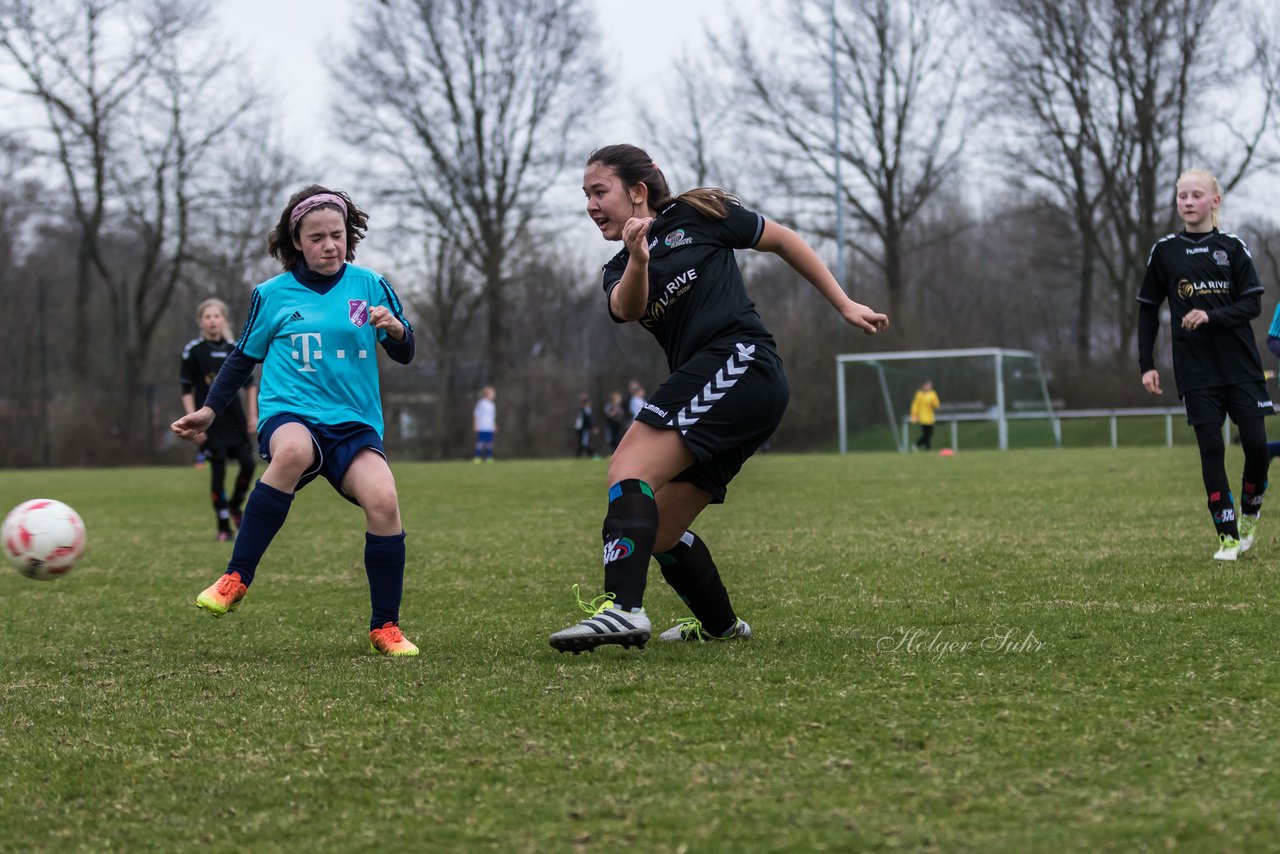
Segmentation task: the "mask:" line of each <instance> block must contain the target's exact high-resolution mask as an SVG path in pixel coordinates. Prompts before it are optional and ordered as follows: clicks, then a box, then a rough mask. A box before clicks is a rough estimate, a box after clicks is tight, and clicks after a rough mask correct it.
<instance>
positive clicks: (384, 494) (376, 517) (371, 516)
mask: <svg viewBox="0 0 1280 854" xmlns="http://www.w3.org/2000/svg"><path fill="white" fill-rule="evenodd" d="M359 500H360V506H361V508H363V509H364V515H365V518H366V519H367V520H368V523H369V530H370V531H373V532H374V533H379V532H387V531H389V532H391V533H399V531H400V530H401V523H400V499H399V497H398V496H397V495H396V485H395V482H394V481H390V482H387V483H383V484H378V485H376V486H373V487H369V488H367V489H364V490H362V491H361V494H360V496H359Z"/></svg>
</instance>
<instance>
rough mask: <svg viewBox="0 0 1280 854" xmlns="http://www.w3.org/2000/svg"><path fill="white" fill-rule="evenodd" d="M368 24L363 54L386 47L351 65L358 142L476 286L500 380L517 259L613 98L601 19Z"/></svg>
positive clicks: (469, 2) (524, 11) (453, 3)
mask: <svg viewBox="0 0 1280 854" xmlns="http://www.w3.org/2000/svg"><path fill="white" fill-rule="evenodd" d="M357 20H358V23H357V25H356V28H357V31H358V32H357V36H358V42H359V43H360V44H362V45H369V44H376V45H378V46H379V49H378V50H376V51H368V50H364V49H363V48H362V49H360V50H359V51H358V52H354V53H353V54H352V55H351V57H350V60H349V62H348V66H349V67H352V68H357V69H359V71H358V73H355V74H352V75H351V76H350V78H349V86H350V91H349V97H348V99H347V100H346V102H345V103H344V105H343V107H342V109H343V112H344V122H343V126H344V128H346V129H347V134H348V141H349V142H351V143H352V144H353V145H356V146H358V147H359V148H360V149H361V151H362V152H363V153H364V154H365V155H366V156H369V157H370V159H371V160H375V161H379V162H381V163H385V164H387V165H386V166H385V167H381V168H382V177H383V179H384V181H385V185H384V187H383V191H384V192H385V194H386V195H388V196H390V197H392V198H393V199H395V200H396V201H398V202H400V203H401V204H403V205H404V206H405V207H407V208H408V209H410V210H411V211H412V212H413V213H414V214H416V216H417V217H418V219H419V223H418V225H419V226H420V227H421V228H422V229H423V230H425V231H427V232H430V233H436V234H439V235H441V239H443V240H446V241H448V242H450V243H451V244H452V245H453V246H454V247H455V248H456V249H457V250H458V251H459V252H460V253H461V257H462V259H463V260H464V261H465V262H466V264H467V265H468V266H469V267H470V268H471V269H473V270H474V271H475V272H476V273H477V274H478V277H479V283H480V288H481V293H482V298H483V304H484V314H485V318H486V322H487V331H486V336H485V337H486V343H485V347H486V353H487V359H486V361H487V366H488V370H489V371H491V372H493V373H494V374H497V373H500V372H501V371H502V369H503V361H504V360H503V358H502V347H503V340H504V330H505V327H506V322H507V321H506V302H507V299H508V294H507V289H508V285H509V284H510V282H511V281H512V280H513V271H514V269H515V267H516V266H517V265H518V262H519V259H518V257H516V256H515V255H514V254H513V251H512V250H513V247H514V246H516V245H517V244H519V242H520V241H521V240H522V239H524V238H525V237H526V236H527V235H528V234H529V233H530V231H531V230H532V229H533V228H534V225H535V218H536V217H537V215H538V213H539V206H540V205H541V204H542V202H543V200H544V197H545V196H546V194H547V192H548V190H549V189H550V188H551V187H552V185H553V183H554V182H555V180H556V179H557V178H558V177H559V176H560V175H561V173H562V170H563V168H564V166H565V163H566V158H567V156H568V154H569V152H570V151H574V149H573V148H572V142H571V140H572V139H573V138H574V130H575V125H576V124H578V123H579V122H581V121H582V120H583V118H584V117H585V116H586V114H587V111H588V110H589V109H590V106H591V104H592V102H593V99H595V98H597V97H598V96H599V92H600V90H601V87H602V83H603V79H602V75H601V72H600V71H599V68H600V67H601V63H600V62H599V61H598V59H597V58H596V57H595V55H594V54H593V53H592V50H591V47H590V46H591V45H592V44H593V39H592V38H591V36H592V32H593V27H592V21H591V19H590V17H589V15H588V14H587V12H586V9H585V5H584V3H583V2H582V0H387V2H372V0H366V2H365V3H364V4H363V7H362V10H361V14H360V15H359V16H358V17H357ZM450 292H451V291H450ZM441 295H444V294H441Z"/></svg>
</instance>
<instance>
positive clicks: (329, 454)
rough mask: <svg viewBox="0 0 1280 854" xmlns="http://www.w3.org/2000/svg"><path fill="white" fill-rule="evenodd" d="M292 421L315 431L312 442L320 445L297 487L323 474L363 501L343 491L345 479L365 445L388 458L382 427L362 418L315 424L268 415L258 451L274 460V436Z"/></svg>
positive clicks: (290, 416) (293, 417)
mask: <svg viewBox="0 0 1280 854" xmlns="http://www.w3.org/2000/svg"><path fill="white" fill-rule="evenodd" d="M289 423H297V424H301V425H302V426H303V427H306V428H307V430H308V431H309V432H310V433H311V442H312V443H313V444H314V445H315V449H316V455H315V457H314V459H313V461H312V466H311V468H310V469H308V470H307V471H306V473H304V474H303V475H302V477H301V478H300V479H299V480H298V485H297V486H296V487H295V488H294V491H297V490H300V489H302V487H304V486H306V485H307V484H308V483H311V481H313V480H315V479H316V478H317V477H320V476H323V477H324V479H325V480H327V481H329V484H330V485H331V486H332V487H333V488H334V489H336V490H337V491H338V494H339V495H341V496H342V497H343V498H345V499H347V500H348V501H350V502H351V503H352V504H355V505H359V504H360V502H359V501H356V500H355V499H354V498H352V497H351V496H350V495H347V493H346V492H344V491H343V489H342V479H343V478H344V477H346V474H347V469H349V468H351V461H352V460H354V459H355V458H356V455H357V454H359V453H360V452H361V451H363V450H364V449H365V448H369V449H371V450H373V451H374V452H376V453H378V454H379V455H381V457H382V458H383V459H386V458H387V452H386V449H384V448H383V447H382V437H381V436H379V435H378V431H377V430H374V429H373V428H372V427H370V426H369V425H368V424H361V423H360V422H358V421H348V422H347V423H345V424H334V425H327V424H326V425H321V424H312V423H311V422H310V421H308V420H306V419H305V418H301V417H299V416H297V415H293V414H291V413H288V412H282V413H280V414H279V415H273V416H271V417H270V418H268V419H267V421H266V423H264V424H263V425H262V429H261V430H259V431H258V453H259V454H260V455H261V456H262V458H263V459H264V460H267V461H268V462H270V461H271V436H272V435H273V434H274V433H275V432H276V430H278V429H279V428H280V427H281V425H284V424H289Z"/></svg>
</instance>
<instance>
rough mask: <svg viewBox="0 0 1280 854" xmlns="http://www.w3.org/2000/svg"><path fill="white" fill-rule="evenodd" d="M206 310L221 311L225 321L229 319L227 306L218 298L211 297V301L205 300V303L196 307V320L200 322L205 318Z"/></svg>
mask: <svg viewBox="0 0 1280 854" xmlns="http://www.w3.org/2000/svg"><path fill="white" fill-rule="evenodd" d="M206 308H216V309H218V310H219V311H221V312H222V317H223V319H224V320H225V319H227V304H226V303H225V302H223V301H222V300H220V299H218V298H217V297H210V298H209V299H207V300H205V301H204V302H202V303H200V304H199V305H198V306H196V320H199V319H200V318H201V317H203V316H204V310H205V309H206Z"/></svg>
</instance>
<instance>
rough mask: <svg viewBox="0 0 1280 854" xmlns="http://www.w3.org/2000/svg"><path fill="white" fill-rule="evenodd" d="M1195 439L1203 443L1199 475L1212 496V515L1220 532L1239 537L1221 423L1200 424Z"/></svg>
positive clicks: (1201, 444) (1210, 497)
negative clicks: (1218, 424) (1215, 424)
mask: <svg viewBox="0 0 1280 854" xmlns="http://www.w3.org/2000/svg"><path fill="white" fill-rule="evenodd" d="M1195 430H1196V443H1197V444H1198V445H1199V446H1200V475H1201V477H1202V478H1203V479H1204V491H1205V494H1206V495H1208V497H1209V515H1211V516H1212V517H1213V527H1214V529H1215V530H1216V531H1217V532H1218V534H1220V535H1221V534H1226V535H1227V536H1229V537H1231V538H1233V539H1237V538H1239V536H1240V530H1239V528H1238V527H1237V525H1236V509H1235V499H1234V498H1233V497H1232V495H1231V486H1230V482H1229V481H1228V480H1227V466H1226V462H1225V458H1226V448H1225V446H1224V445H1223V444H1222V427H1221V426H1214V425H1212V424H1197V425H1196V426H1195Z"/></svg>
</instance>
